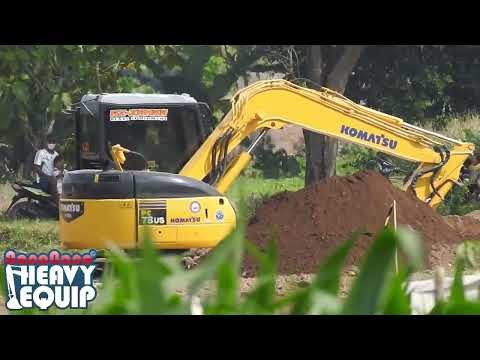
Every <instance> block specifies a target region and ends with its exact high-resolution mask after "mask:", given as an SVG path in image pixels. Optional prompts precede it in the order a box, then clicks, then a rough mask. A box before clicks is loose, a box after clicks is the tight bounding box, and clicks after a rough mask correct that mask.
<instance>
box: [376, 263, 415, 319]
mask: <svg viewBox="0 0 480 360" xmlns="http://www.w3.org/2000/svg"><path fill="white" fill-rule="evenodd" d="M407 274H408V272H407V269H405V268H404V269H402V270H401V271H400V272H399V273H398V274H396V275H395V276H394V277H393V278H392V280H391V281H390V284H389V286H388V290H387V294H386V300H385V306H384V308H383V312H382V314H383V315H410V314H411V313H412V309H411V307H410V297H409V296H408V295H407V293H406V292H405V289H404V284H405V281H406V280H407Z"/></svg>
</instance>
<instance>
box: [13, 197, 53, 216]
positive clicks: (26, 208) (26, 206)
mask: <svg viewBox="0 0 480 360" xmlns="http://www.w3.org/2000/svg"><path fill="white" fill-rule="evenodd" d="M7 216H8V217H9V218H10V219H12V220H18V219H33V220H36V219H45V218H46V216H45V214H43V213H42V211H40V209H39V208H38V207H37V206H36V205H35V204H33V203H31V202H29V201H27V200H26V201H19V202H17V203H15V204H14V205H13V206H12V207H11V208H10V210H9V211H8V213H7Z"/></svg>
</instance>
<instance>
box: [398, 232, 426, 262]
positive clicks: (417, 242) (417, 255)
mask: <svg viewBox="0 0 480 360" xmlns="http://www.w3.org/2000/svg"><path fill="white" fill-rule="evenodd" d="M397 239H398V245H399V248H400V250H401V251H402V252H403V253H404V254H405V255H406V256H407V260H408V261H409V265H412V266H413V268H414V269H415V270H417V271H418V270H422V269H423V268H424V251H423V250H424V249H423V243H422V241H421V239H420V237H419V236H418V234H417V233H416V232H415V231H413V230H411V229H409V228H406V227H399V228H398V229H397Z"/></svg>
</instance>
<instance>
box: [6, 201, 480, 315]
mask: <svg viewBox="0 0 480 360" xmlns="http://www.w3.org/2000/svg"><path fill="white" fill-rule="evenodd" d="M239 207H240V212H242V211H244V208H243V207H244V205H243V204H239ZM240 218H241V219H245V217H240ZM244 234H245V220H240V223H239V224H238V227H237V230H236V231H235V232H233V233H232V234H231V235H230V236H229V237H228V238H227V239H225V240H224V241H223V242H222V243H221V244H220V245H219V246H218V247H217V248H216V249H215V250H213V251H212V252H211V253H210V254H209V256H208V257H207V258H206V259H205V260H204V261H203V262H202V263H201V264H200V265H198V266H197V267H195V268H194V269H193V270H190V271H185V270H184V268H183V267H182V265H181V259H180V258H179V257H168V256H158V253H157V251H156V250H155V249H154V247H153V245H152V243H151V242H150V241H149V240H148V239H146V241H145V243H144V248H143V249H142V254H141V256H140V257H139V258H137V259H136V258H132V257H129V256H127V255H125V254H123V253H122V252H120V251H116V250H114V251H112V252H111V253H110V254H109V255H108V259H109V262H110V266H109V268H108V269H107V271H106V273H105V274H104V276H103V278H102V282H103V286H102V287H101V288H100V289H99V291H98V295H97V298H96V299H95V301H94V302H93V303H92V304H91V305H90V307H89V308H88V309H86V310H80V311H79V310H66V311H63V310H58V309H55V308H50V309H49V310H48V311H44V312H42V311H39V310H28V311H21V312H14V313H13V314H139V315H156V314H170V315H176V314H192V313H194V314H208V315H210V314H212V315H213V314H228V315H234V314H243V315H255V314H295V315H300V314H334V315H337V314H338V315H339V314H348V315H355V314H358V315H374V314H388V315H407V314H411V313H412V309H411V302H410V298H409V296H408V294H407V293H406V287H405V283H406V281H407V280H408V277H409V276H410V275H411V274H412V272H413V271H417V270H419V269H421V268H422V265H423V253H422V246H421V241H420V239H419V238H418V237H417V236H416V234H415V233H413V232H411V231H408V230H405V229H399V230H398V231H397V232H394V231H393V230H392V229H389V228H387V229H385V230H383V231H382V232H380V233H379V234H378V235H377V236H376V238H375V240H374V241H373V244H372V245H371V247H370V249H369V251H368V253H367V255H366V256H365V258H364V261H363V263H362V264H361V267H360V271H359V273H358V276H357V277H356V279H355V281H354V283H353V285H352V287H351V290H350V293H349V295H348V296H347V298H346V299H343V300H342V299H340V297H339V296H338V292H339V287H340V279H341V275H342V270H343V266H344V264H345V260H346V258H347V256H348V254H349V251H350V249H351V248H352V246H353V244H354V242H355V240H356V238H357V236H356V235H353V236H352V238H351V239H348V240H347V241H345V242H344V244H342V245H341V246H340V247H339V248H338V249H337V250H336V251H335V252H334V253H333V254H332V255H331V256H330V257H328V258H327V259H326V260H325V261H324V262H323V264H322V265H321V266H320V267H319V269H318V271H317V273H316V275H315V276H314V278H313V280H312V282H311V283H310V284H309V285H308V286H307V287H305V288H301V289H299V290H295V291H293V292H291V293H290V294H288V295H287V296H285V297H283V298H278V297H277V295H276V291H275V290H276V286H275V285H276V284H275V283H276V277H277V253H276V247H275V245H274V241H273V239H272V241H271V242H270V244H269V246H268V247H267V248H266V249H265V251H263V252H262V251H259V250H258V249H257V248H255V247H254V246H253V245H252V244H250V243H248V242H247V241H245V237H244ZM244 250H246V251H248V252H249V253H250V254H252V255H253V256H254V257H256V259H257V260H258V263H259V271H258V273H257V278H256V286H255V288H254V289H253V290H252V291H250V292H249V293H247V294H245V295H242V296H241V294H240V280H241V263H242V256H243V253H244ZM397 251H398V254H399V256H400V259H401V260H402V262H401V264H400V268H399V271H398V273H396V272H395V270H394V269H395V267H394V261H395V257H396V256H397ZM463 268H464V262H463V260H462V259H461V258H460V259H459V260H458V261H457V266H456V272H455V280H454V284H453V287H452V291H451V295H450V297H449V298H448V299H447V300H444V301H440V302H439V303H438V304H437V305H436V306H435V308H434V309H433V310H432V314H480V301H469V300H467V299H466V298H465V292H464V288H463V282H462V274H463ZM0 273H1V274H2V276H1V280H2V286H3V288H4V289H5V285H4V278H3V277H4V272H3V271H2V272H0ZM211 280H213V282H214V283H216V291H214V292H213V294H212V295H210V296H209V297H207V298H206V299H203V300H200V298H199V291H200V290H201V289H202V288H204V287H206V286H207V285H208V284H207V283H208V282H210V281H211Z"/></svg>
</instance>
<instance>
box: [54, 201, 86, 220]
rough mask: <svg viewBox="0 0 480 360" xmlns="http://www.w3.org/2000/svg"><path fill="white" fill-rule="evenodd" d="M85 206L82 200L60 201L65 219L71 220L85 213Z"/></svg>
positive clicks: (61, 211)
mask: <svg viewBox="0 0 480 360" xmlns="http://www.w3.org/2000/svg"><path fill="white" fill-rule="evenodd" d="M83 211H84V206H83V202H81V201H70V202H61V203H60V213H61V214H62V218H63V220H65V221H66V222H70V221H73V220H75V219H76V218H78V217H80V216H82V215H83Z"/></svg>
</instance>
